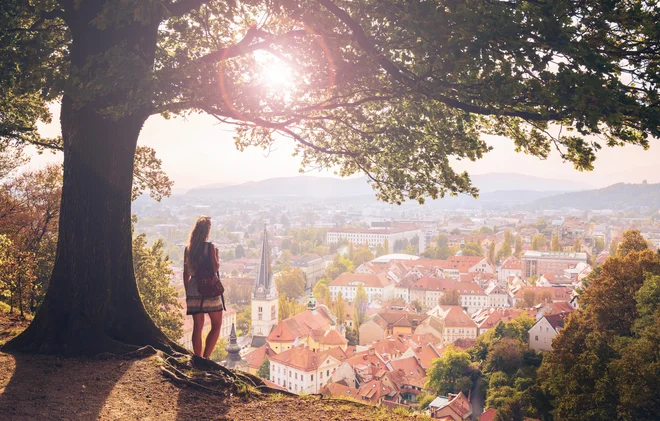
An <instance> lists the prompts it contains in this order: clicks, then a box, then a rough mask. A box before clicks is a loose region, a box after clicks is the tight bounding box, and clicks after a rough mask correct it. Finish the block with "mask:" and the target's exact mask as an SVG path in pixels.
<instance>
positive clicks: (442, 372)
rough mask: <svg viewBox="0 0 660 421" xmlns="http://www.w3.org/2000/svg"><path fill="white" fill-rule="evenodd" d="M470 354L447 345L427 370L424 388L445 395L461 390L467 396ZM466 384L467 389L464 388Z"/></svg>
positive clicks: (469, 381) (469, 386) (469, 388)
mask: <svg viewBox="0 0 660 421" xmlns="http://www.w3.org/2000/svg"><path fill="white" fill-rule="evenodd" d="M471 362H472V361H471V360H470V354H468V353H467V352H465V351H459V350H457V349H456V348H454V347H453V346H451V345H450V346H449V347H448V348H447V349H446V350H445V351H444V352H443V353H442V356H440V358H437V359H435V360H433V362H432V363H431V369H430V370H428V372H427V376H428V379H427V381H426V385H425V386H424V387H425V388H426V389H428V390H431V391H433V392H435V393H438V394H440V395H444V396H447V394H448V393H458V392H459V391H463V393H465V395H466V396H467V393H468V391H469V390H471V389H472V381H471V380H470V364H471ZM465 385H467V386H468V387H467V390H465Z"/></svg>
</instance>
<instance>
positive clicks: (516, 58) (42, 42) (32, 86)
mask: <svg viewBox="0 0 660 421" xmlns="http://www.w3.org/2000/svg"><path fill="white" fill-rule="evenodd" d="M647 3H648V7H646V6H640V7H630V5H629V2H625V1H622V0H621V1H614V2H600V1H595V0H587V1H584V2H572V3H561V4H557V5H554V4H553V5H548V4H546V3H543V2H540V3H539V2H532V3H530V2H516V1H514V2H483V1H476V0H471V1H469V2H468V3H465V2H458V3H443V4H442V5H441V6H440V7H438V4H436V3H428V2H418V3H405V2H394V3H387V4H383V3H382V2H378V1H369V0H360V1H357V2H344V3H335V2H334V1H332V0H308V1H303V2H279V1H276V2H275V3H273V2H261V1H258V0H256V1H254V2H250V3H247V4H241V5H240V7H239V6H238V4H237V3H236V2H231V1H229V2H225V1H220V0H217V1H216V0H165V1H159V2H149V1H146V0H126V1H123V2H108V1H106V0H89V1H69V0H59V1H45V2H36V3H31V2H26V1H23V0H7V1H4V2H3V7H2V10H1V11H0V13H1V16H0V25H1V27H0V60H1V62H0V68H2V69H3V72H4V73H3V77H2V80H1V81H0V108H1V109H2V113H1V114H2V120H1V121H0V136H1V137H2V141H3V142H4V143H13V144H26V143H32V144H37V145H39V146H41V147H53V148H57V149H61V150H62V152H63V155H64V188H63V191H62V205H61V206H62V208H61V214H60V238H59V241H58V246H57V258H56V260H55V266H54V268H53V273H52V278H51V281H50V288H49V290H48V293H47V295H46V298H45V300H44V305H42V306H41V308H40V311H39V313H38V314H37V315H36V317H35V319H34V321H33V323H32V324H31V327H30V328H28V329H27V330H26V331H25V332H24V333H23V334H21V335H20V336H19V337H17V338H16V339H15V340H14V341H13V342H12V343H11V344H10V348H13V349H29V350H37V351H39V350H41V351H44V352H46V351H48V352H64V353H71V354H76V353H97V352H99V351H108V350H114V351H122V350H128V349H133V348H134V347H136V346H142V345H154V346H157V347H159V348H163V349H171V348H173V347H176V346H175V345H174V344H173V343H172V342H171V341H169V340H168V339H167V338H166V336H165V335H164V334H162V332H160V331H159V330H158V328H157V327H156V326H155V324H153V322H152V321H151V320H150V319H149V317H148V316H147V313H146V311H145V310H144V308H143V306H142V305H141V303H140V300H139V299H138V297H139V293H138V290H137V286H136V280H135V275H134V273H133V264H132V261H131V232H130V201H131V196H132V193H133V192H132V181H133V172H134V164H135V159H136V156H138V155H139V154H138V153H137V152H138V151H139V149H138V148H137V141H138V137H139V135H140V132H141V130H142V127H143V126H144V123H145V121H146V120H147V119H148V118H149V117H150V116H152V115H159V114H160V115H164V116H172V115H186V114H188V113H191V112H193V113H196V112H205V113H207V114H210V115H211V116H213V117H214V118H216V119H217V120H218V121H220V122H230V123H234V124H236V125H237V129H236V145H237V146H238V148H239V149H241V150H242V149H245V148H246V147H248V146H257V147H261V148H266V149H267V148H269V147H270V146H271V145H272V143H273V142H274V141H275V139H277V138H278V137H279V136H286V137H289V138H291V139H293V140H294V141H296V145H297V146H296V153H297V154H298V155H299V156H300V157H301V161H302V164H303V166H309V167H323V168H329V167H332V168H336V169H337V171H338V173H339V174H340V175H343V176H347V175H351V174H355V173H357V172H363V173H365V174H366V175H367V177H368V179H369V180H370V183H371V185H372V186H373V187H374V189H375V190H376V192H377V196H378V197H379V198H380V199H383V200H387V201H390V202H395V203H401V202H403V201H404V200H406V199H411V200H418V201H420V202H421V201H423V200H424V199H425V198H426V197H431V198H437V197H442V196H445V195H446V194H457V193H468V194H476V193H477V191H476V189H475V188H474V187H473V186H472V184H471V182H470V178H469V176H468V174H466V173H457V172H456V171H454V170H453V168H452V166H451V162H453V161H454V160H455V159H469V160H476V159H479V158H481V157H482V156H483V155H484V154H485V153H487V152H488V151H489V150H490V147H489V146H488V145H487V144H486V142H485V141H484V140H483V138H482V135H483V134H495V135H502V136H507V137H509V138H511V139H513V141H514V145H515V148H516V149H517V150H519V151H523V152H525V153H528V154H532V155H534V156H539V157H541V158H545V157H547V156H548V154H549V153H550V151H551V150H552V149H553V148H555V149H557V150H558V151H559V153H560V155H561V157H562V158H563V159H564V160H567V161H570V162H571V163H573V165H574V166H575V167H576V168H578V169H587V170H590V169H592V168H593V164H594V160H595V158H596V151H597V150H599V149H600V148H601V146H602V145H601V143H599V142H602V141H600V140H594V138H589V140H586V139H587V138H584V137H582V136H585V135H589V134H599V135H601V136H602V137H603V139H605V140H604V144H605V145H607V146H615V145H620V144H625V143H630V144H635V145H641V146H642V147H648V144H649V140H648V139H649V138H651V137H652V136H655V137H659V136H660V124H658V122H659V120H660V112H658V109H657V89H656V83H657V80H656V77H657V73H658V60H659V59H658V56H660V54H658V43H657V39H656V38H657V37H656V36H655V34H656V31H655V30H654V29H652V28H655V26H654V24H655V22H657V21H658V16H657V13H658V12H657V9H656V8H654V7H651V3H649V2H648V1H646V2H645V3H643V4H644V5H646V4H647ZM262 16H266V17H267V18H264V19H261V18H260V17H262ZM602 28H608V30H603V29H602ZM256 52H259V53H260V54H256ZM556 57H561V58H562V60H561V62H560V63H559V64H557V63H556V62H555V58H556ZM273 63H280V65H281V66H288V69H289V70H290V72H291V79H292V81H293V82H292V84H291V86H290V87H288V88H287V89H281V87H278V86H270V85H269V84H268V83H267V82H266V81H265V80H264V78H265V76H264V74H265V73H266V72H267V70H268V69H271V68H272V66H273ZM622 63H625V64H622ZM629 80H634V81H635V83H634V84H631V83H629ZM585 98H590V99H593V100H590V101H585ZM54 100H59V103H60V104H61V111H60V121H61V127H62V136H61V138H58V139H43V138H42V137H41V136H39V134H38V132H37V130H36V127H37V122H38V121H39V120H48V119H49V118H50V115H49V112H48V108H47V106H48V104H49V103H50V102H52V101H54ZM554 122H557V123H561V124H562V127H563V128H564V130H561V131H560V132H559V133H558V134H555V133H553V131H552V130H550V124H551V123H554ZM147 155H149V154H147ZM99 221H102V223H99ZM292 252H293V250H292ZM294 253H295V252H294ZM129 326H130V328H128V327H129Z"/></svg>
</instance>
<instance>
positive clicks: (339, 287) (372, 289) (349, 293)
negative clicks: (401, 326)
mask: <svg viewBox="0 0 660 421" xmlns="http://www.w3.org/2000/svg"><path fill="white" fill-rule="evenodd" d="M358 285H362V286H363V287H364V289H365V291H366V293H367V298H368V301H369V302H370V303H371V302H373V301H376V300H389V299H390V298H392V297H393V296H394V287H395V282H394V281H392V280H391V279H390V278H389V277H388V276H387V274H386V273H379V274H372V273H349V272H345V273H342V274H341V275H339V276H338V277H337V278H335V279H334V280H332V281H331V282H330V284H329V285H328V287H329V289H330V294H332V299H333V300H336V299H337V294H339V292H340V291H341V294H342V297H343V298H344V300H348V301H354V300H355V294H356V291H357V288H358Z"/></svg>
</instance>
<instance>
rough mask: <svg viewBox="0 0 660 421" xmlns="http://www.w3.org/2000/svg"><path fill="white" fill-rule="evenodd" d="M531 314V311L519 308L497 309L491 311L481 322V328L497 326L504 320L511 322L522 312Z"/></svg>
mask: <svg viewBox="0 0 660 421" xmlns="http://www.w3.org/2000/svg"><path fill="white" fill-rule="evenodd" d="M525 313H527V314H529V312H527V311H525V310H518V309H505V310H496V311H493V312H492V313H490V315H488V317H487V318H486V320H484V321H483V322H481V324H479V329H491V328H493V327H495V326H497V325H498V324H499V323H500V321H502V322H505V323H506V322H510V321H511V320H513V319H515V318H516V317H518V316H520V315H521V314H525Z"/></svg>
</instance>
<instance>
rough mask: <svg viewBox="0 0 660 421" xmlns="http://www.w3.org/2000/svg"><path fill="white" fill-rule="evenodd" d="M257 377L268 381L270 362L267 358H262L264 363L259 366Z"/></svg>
mask: <svg viewBox="0 0 660 421" xmlns="http://www.w3.org/2000/svg"><path fill="white" fill-rule="evenodd" d="M257 376H259V377H261V378H262V379H265V380H270V360H269V359H268V358H264V362H262V363H261V365H260V366H259V371H257Z"/></svg>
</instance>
